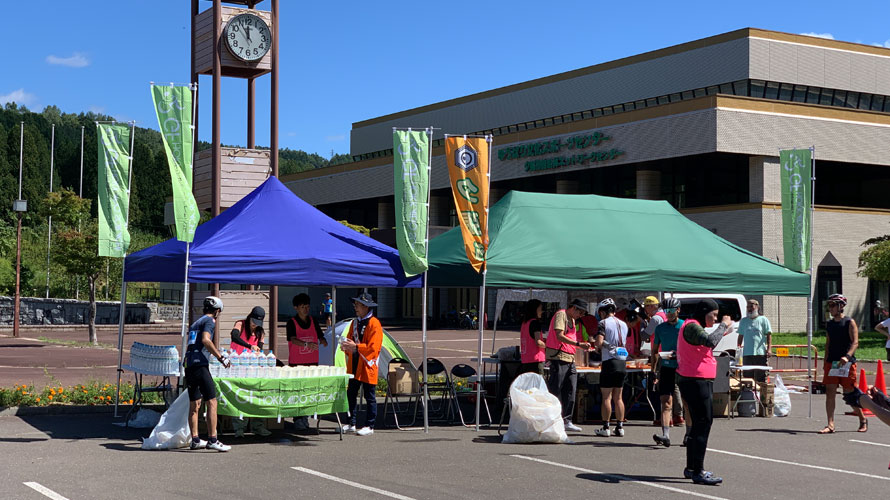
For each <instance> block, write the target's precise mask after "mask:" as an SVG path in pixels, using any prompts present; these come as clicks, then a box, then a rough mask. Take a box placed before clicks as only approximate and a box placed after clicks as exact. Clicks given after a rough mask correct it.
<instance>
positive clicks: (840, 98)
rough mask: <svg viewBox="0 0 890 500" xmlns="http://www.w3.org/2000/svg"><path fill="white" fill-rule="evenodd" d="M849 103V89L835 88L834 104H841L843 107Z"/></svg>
mask: <svg viewBox="0 0 890 500" xmlns="http://www.w3.org/2000/svg"><path fill="white" fill-rule="evenodd" d="M846 105H847V91H846V90H835V91H834V104H832V106H839V107H841V108H843V107H844V106H846Z"/></svg>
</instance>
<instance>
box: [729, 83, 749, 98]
mask: <svg viewBox="0 0 890 500" xmlns="http://www.w3.org/2000/svg"><path fill="white" fill-rule="evenodd" d="M732 93H733V94H735V95H743V96H747V95H748V80H739V81H737V82H734V83H733V84H732Z"/></svg>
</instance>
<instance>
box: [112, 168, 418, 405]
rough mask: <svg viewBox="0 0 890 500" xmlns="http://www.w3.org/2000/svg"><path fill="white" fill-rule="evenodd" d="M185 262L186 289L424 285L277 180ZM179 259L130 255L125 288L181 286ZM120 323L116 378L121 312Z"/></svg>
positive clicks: (232, 212)
mask: <svg viewBox="0 0 890 500" xmlns="http://www.w3.org/2000/svg"><path fill="white" fill-rule="evenodd" d="M188 259H189V261H190V262H191V266H190V268H189V273H188V282H189V283H231V284H253V285H290V286H354V287H411V288H418V287H421V286H423V282H422V276H413V277H411V278H406V277H405V272H404V270H403V269H402V263H401V261H400V260H399V253H398V251H396V250H395V249H394V248H391V247H389V246H387V245H384V244H383V243H380V242H378V241H375V240H373V239H371V238H369V237H368V236H365V235H363V234H361V233H359V232H357V231H355V230H353V229H350V228H348V227H346V226H344V225H343V224H341V223H339V222H337V221H335V220H334V219H331V218H330V217H328V216H327V215H325V214H323V213H322V212H320V211H319V210H317V209H316V208H315V207H313V206H312V205H309V204H308V203H306V202H305V201H303V200H301V199H300V198H298V197H297V195H295V194H294V193H293V192H291V191H290V190H289V189H288V188H287V187H285V186H284V184H282V183H281V181H279V180H278V179H277V178H276V177H269V179H267V180H266V182H264V183H263V184H262V185H260V186H259V187H257V188H256V189H254V190H253V192H251V193H250V194H248V195H247V196H245V197H244V198H242V199H241V200H240V201H238V202H237V203H235V205H233V206H232V207H230V208H229V209H227V210H226V211H225V212H223V213H221V214H220V215H218V216H216V217H214V218H213V219H212V220H210V221H208V222H206V223H204V224H202V225H200V226H199V227H198V229H197V231H195V240H194V241H193V242H192V243H191V245H190V248H189V253H188ZM185 260H186V244H185V242H182V241H178V240H176V239H169V240H167V241H164V242H162V243H158V244H157V245H154V246H152V247H149V248H146V249H143V250H140V251H138V252H135V253H133V254H132V255H129V256H127V258H126V261H125V270H124V282H125V283H124V286H126V282H130V281H166V282H183V281H185ZM125 290H126V289H125ZM186 296H187V295H186ZM120 317H121V325H120V329H119V334H118V347H119V349H120V350H121V353H120V354H119V356H118V373H120V366H121V362H122V352H123V350H122V349H123V318H124V314H123V305H122V311H121V316H120ZM184 329H185V327H184ZM332 361H333V360H332ZM118 387H120V376H118ZM115 412H116V407H115Z"/></svg>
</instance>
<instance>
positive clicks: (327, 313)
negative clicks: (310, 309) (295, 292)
mask: <svg viewBox="0 0 890 500" xmlns="http://www.w3.org/2000/svg"><path fill="white" fill-rule="evenodd" d="M333 313H334V299H332V298H331V294H330V292H328V293H326V294H324V300H322V301H321V317H322V318H324V321H325V325H327V326H328V327H329V328H330V326H331V316H332V315H333Z"/></svg>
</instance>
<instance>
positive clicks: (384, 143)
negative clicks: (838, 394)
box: [283, 28, 890, 331]
mask: <svg viewBox="0 0 890 500" xmlns="http://www.w3.org/2000/svg"><path fill="white" fill-rule="evenodd" d="M430 125H432V126H434V127H438V128H441V132H439V131H437V135H436V136H435V139H436V140H435V141H434V149H433V169H432V180H431V183H432V199H431V209H430V214H431V215H430V217H431V224H432V225H434V226H445V227H448V226H453V225H455V224H456V220H455V215H454V210H453V206H452V201H451V194H450V192H449V188H448V180H447V170H446V168H445V163H444V156H443V155H444V146H443V144H442V143H443V141H442V133H451V134H463V133H467V134H471V133H485V134H489V133H490V134H493V135H494V147H493V149H494V155H493V159H492V165H491V175H492V198H493V199H492V203H494V202H496V201H497V199H498V198H499V197H501V196H503V195H504V194H505V193H506V192H508V191H510V190H513V189H516V190H523V191H537V192H550V193H580V194H587V193H590V194H600V195H608V196H619V197H636V198H644V199H664V200H667V201H669V202H670V203H671V204H673V205H674V206H675V207H676V208H678V209H679V210H680V211H682V212H683V213H684V214H686V215H687V216H688V217H689V218H690V219H692V220H694V221H696V222H697V223H699V224H701V225H702V226H704V227H706V228H708V229H710V230H712V231H713V232H715V233H716V234H718V235H719V236H721V237H723V238H726V239H727V240H729V241H731V242H733V243H735V244H737V245H740V246H742V247H744V248H747V249H749V250H751V251H753V252H756V253H758V254H761V255H763V256H765V257H767V258H770V259H773V260H778V261H779V262H782V261H783V251H782V217H781V196H780V190H779V174H778V169H779V165H778V154H779V150H780V149H791V148H808V147H813V148H814V150H815V159H816V161H815V165H816V187H815V204H816V213H815V223H814V239H815V243H814V251H813V263H814V288H813V290H814V299H815V300H816V303H817V305H818V304H819V303H821V301H824V300H825V298H826V297H827V296H828V295H829V294H830V293H834V292H835V291H839V292H842V293H844V294H845V295H846V296H847V297H848V298H849V300H850V305H849V307H848V311H849V312H851V313H852V314H853V316H854V317H855V318H856V319H857V320H858V321H859V322H860V323H861V324H862V325H863V326H865V327H869V328H870V327H871V326H872V323H873V318H872V317H871V311H872V304H873V302H874V300H876V299H879V298H880V299H882V300H884V301H885V303H886V300H887V298H888V297H887V294H888V289H887V284H886V283H870V282H869V281H868V280H866V279H864V278H860V277H858V276H857V275H856V271H857V269H858V256H859V253H860V252H861V250H862V247H861V246H860V244H861V243H862V242H863V241H864V240H866V239H867V238H870V237H873V236H877V235H880V234H885V233H888V232H890V226H888V225H887V223H888V222H890V197H888V196H886V193H888V192H890V155H888V152H887V150H888V147H890V49H886V48H880V47H873V46H868V45H860V44H854V43H847V42H840V41H835V40H824V39H820V38H813V37H807V36H801V35H791V34H786V33H778V32H772V31H765V30H760V29H751V28H748V29H742V30H737V31H733V32H730V33H724V34H721V35H717V36H713V37H710V38H706V39H702V40H696V41H693V42H689V43H685V44H681V45H677V46H673V47H668V48H664V49H660V50H655V51H653V52H647V53H645V54H640V55H637V56H632V57H628V58H625V59H620V60H617V61H612V62H608V63H603V64H598V65H595V66H590V67H586V68H582V69H578V70H575V71H570V72H567V73H561V74H558V75H553V76H550V77H546V78H541V79H538V80H533V81H529V82H524V83H519V84H516V85H511V86H508V87H504V88H499V89H495V90H491V91H488V92H483V93H479V94H474V95H470V96H466V97H460V98H457V99H453V100H450V101H445V102H440V103H435V104H430V105H428V106H424V107H420V108H416V109H411V110H407V111H402V112H398V113H394V114H391V115H386V116H381V117H378V118H373V119H370V120H366V121H362V122H358V123H355V124H353V128H352V133H351V154H352V155H353V158H354V160H355V161H354V162H353V163H349V164H345V165H338V166H334V167H329V168H324V169H318V170H313V171H308V172H302V173H299V174H295V175H292V176H289V177H286V178H284V179H283V181H284V182H285V183H286V184H287V185H288V186H289V187H290V188H291V189H292V190H293V191H294V192H295V193H296V194H297V195H298V196H300V197H301V198H303V199H304V200H306V201H308V202H309V203H312V204H313V205H316V206H317V207H318V208H320V209H321V210H322V211H324V212H325V213H327V214H328V215H330V216H332V217H334V218H335V219H346V220H348V221H350V222H351V223H354V224H359V225H363V226H366V227H373V228H381V229H383V230H384V231H380V232H378V233H377V234H378V235H380V238H381V239H384V240H385V239H386V237H387V235H386V231H385V230H386V229H389V228H392V226H393V225H394V220H395V214H394V208H393V175H392V173H393V165H392V128H393V127H416V128H424V127H427V126H430ZM637 231H638V235H637V237H638V238H639V240H640V244H645V245H657V242H651V241H647V239H646V228H637ZM675 291H677V292H680V291H684V290H675ZM380 295H381V311H380V313H381V315H382V316H389V317H412V316H416V315H417V314H418V311H419V307H418V305H417V303H416V297H414V293H413V292H410V291H409V292H402V291H394V290H392V291H382V290H381V291H380ZM477 297H478V295H475V296H474V295H473V291H472V290H469V291H460V290H457V291H456V290H450V291H444V290H442V291H437V293H436V294H434V296H433V306H434V308H433V315H434V316H436V317H438V316H439V315H440V314H441V313H442V312H444V310H445V309H446V308H450V307H451V306H455V305H456V306H458V307H460V306H461V305H464V306H465V305H467V304H468V303H470V302H472V301H473V300H474V299H475V298H477ZM759 298H761V299H762V302H763V307H764V312H765V314H766V315H767V316H768V317H769V318H770V320H771V321H772V324H773V327H774V328H775V329H776V330H777V331H803V330H804V329H805V324H806V300H805V299H804V298H790V297H783V298H781V299H780V298H777V297H759ZM817 309H818V307H817Z"/></svg>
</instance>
